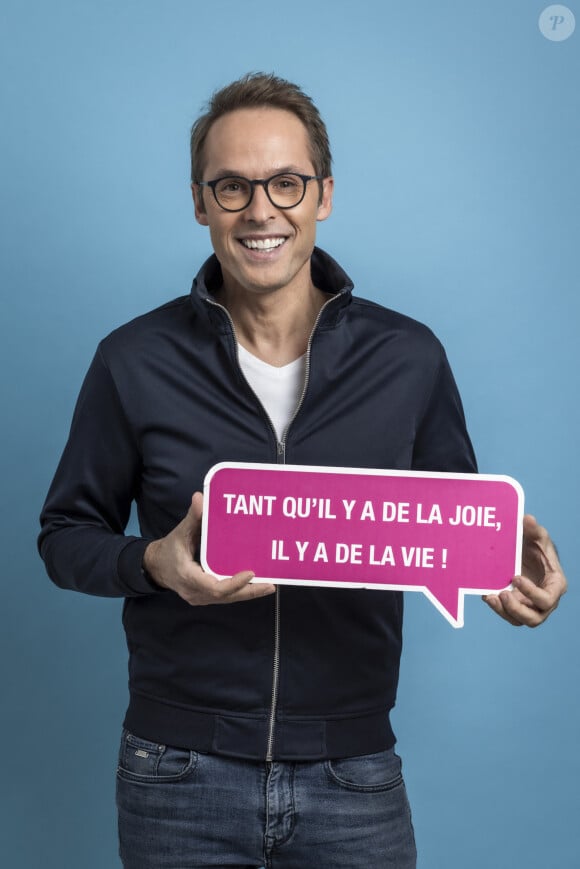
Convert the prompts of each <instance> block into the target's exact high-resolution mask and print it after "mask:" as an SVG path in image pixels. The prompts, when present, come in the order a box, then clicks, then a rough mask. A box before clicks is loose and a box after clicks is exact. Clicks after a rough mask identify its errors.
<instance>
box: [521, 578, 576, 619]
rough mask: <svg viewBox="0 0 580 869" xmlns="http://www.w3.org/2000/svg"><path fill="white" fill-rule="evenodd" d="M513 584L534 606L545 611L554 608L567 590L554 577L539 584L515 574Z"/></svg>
mask: <svg viewBox="0 0 580 869" xmlns="http://www.w3.org/2000/svg"><path fill="white" fill-rule="evenodd" d="M512 584H513V586H514V588H516V589H518V591H520V592H521V593H522V594H523V595H524V596H525V597H526V598H528V600H529V601H531V603H532V605H533V606H534V607H536V608H537V609H539V610H541V611H543V612H547V611H548V610H552V609H554V607H555V606H556V605H557V603H558V601H559V599H560V597H561V596H562V594H563V593H564V591H565V588H564V587H563V584H562V583H560V582H558V580H557V578H552V577H549V578H548V580H546V581H545V583H544V585H543V586H539V585H536V583H535V582H534V581H533V580H531V579H528V578H527V577H526V576H514V578H513V580H512Z"/></svg>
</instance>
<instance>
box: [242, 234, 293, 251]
mask: <svg viewBox="0 0 580 869" xmlns="http://www.w3.org/2000/svg"><path fill="white" fill-rule="evenodd" d="M285 241H286V238H285V237H284V236H273V237H272V238H241V239H240V242H241V244H243V245H244V247H247V248H248V249H249V250H274V249H275V248H277V247H280V245H281V244H284V242H285Z"/></svg>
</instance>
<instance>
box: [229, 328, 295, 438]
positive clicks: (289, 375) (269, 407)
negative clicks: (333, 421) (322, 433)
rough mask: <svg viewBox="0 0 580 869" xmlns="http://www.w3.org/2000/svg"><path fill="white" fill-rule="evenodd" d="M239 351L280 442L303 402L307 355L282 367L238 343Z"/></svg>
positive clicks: (242, 367)
mask: <svg viewBox="0 0 580 869" xmlns="http://www.w3.org/2000/svg"><path fill="white" fill-rule="evenodd" d="M238 354H239V360H240V366H241V369H242V371H243V372H244V375H245V377H246V380H247V381H248V383H249V384H250V386H251V387H252V389H253V390H254V392H255V393H256V395H257V396H258V398H259V399H260V401H261V402H262V404H263V406H264V408H265V410H266V413H267V414H268V416H269V417H270V419H271V420H272V425H273V426H274V430H275V432H276V435H277V437H278V440H279V441H281V440H282V438H283V436H284V431H285V429H286V427H287V425H288V423H289V422H290V420H291V419H292V416H293V414H294V411H295V410H296V407H297V405H298V402H299V401H300V395H301V393H302V388H303V385H304V374H305V367H306V354H304V355H302V356H299V357H298V359H295V360H294V361H293V362H289V363H288V365H282V366H281V367H279V368H278V367H277V366H276V365H269V364H268V363H267V362H264V361H263V360H262V359H258V357H257V356H254V355H253V353H250V352H249V351H248V350H246V348H245V347H242V345H241V344H238Z"/></svg>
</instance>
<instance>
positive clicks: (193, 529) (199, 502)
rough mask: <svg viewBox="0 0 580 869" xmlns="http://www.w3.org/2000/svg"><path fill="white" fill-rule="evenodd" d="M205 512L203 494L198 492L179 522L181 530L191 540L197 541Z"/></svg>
mask: <svg viewBox="0 0 580 869" xmlns="http://www.w3.org/2000/svg"><path fill="white" fill-rule="evenodd" d="M202 512H203V495H202V494H201V492H196V493H195V494H194V495H193V497H192V499H191V504H190V505H189V510H188V511H187V513H186V514H185V516H184V517H183V519H182V520H181V522H180V523H179V527H180V530H181V532H182V534H184V535H185V537H187V538H188V540H190V541H194V542H195V541H196V540H197V538H198V537H199V533H200V531H201V517H202Z"/></svg>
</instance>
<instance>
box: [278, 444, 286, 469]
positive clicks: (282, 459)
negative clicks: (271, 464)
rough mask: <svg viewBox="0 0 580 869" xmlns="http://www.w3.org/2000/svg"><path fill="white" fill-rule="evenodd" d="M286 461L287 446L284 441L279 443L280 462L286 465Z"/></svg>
mask: <svg viewBox="0 0 580 869" xmlns="http://www.w3.org/2000/svg"><path fill="white" fill-rule="evenodd" d="M285 463H286V446H285V444H283V443H281V444H280V443H279V444H278V464H279V465H284V464H285Z"/></svg>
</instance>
